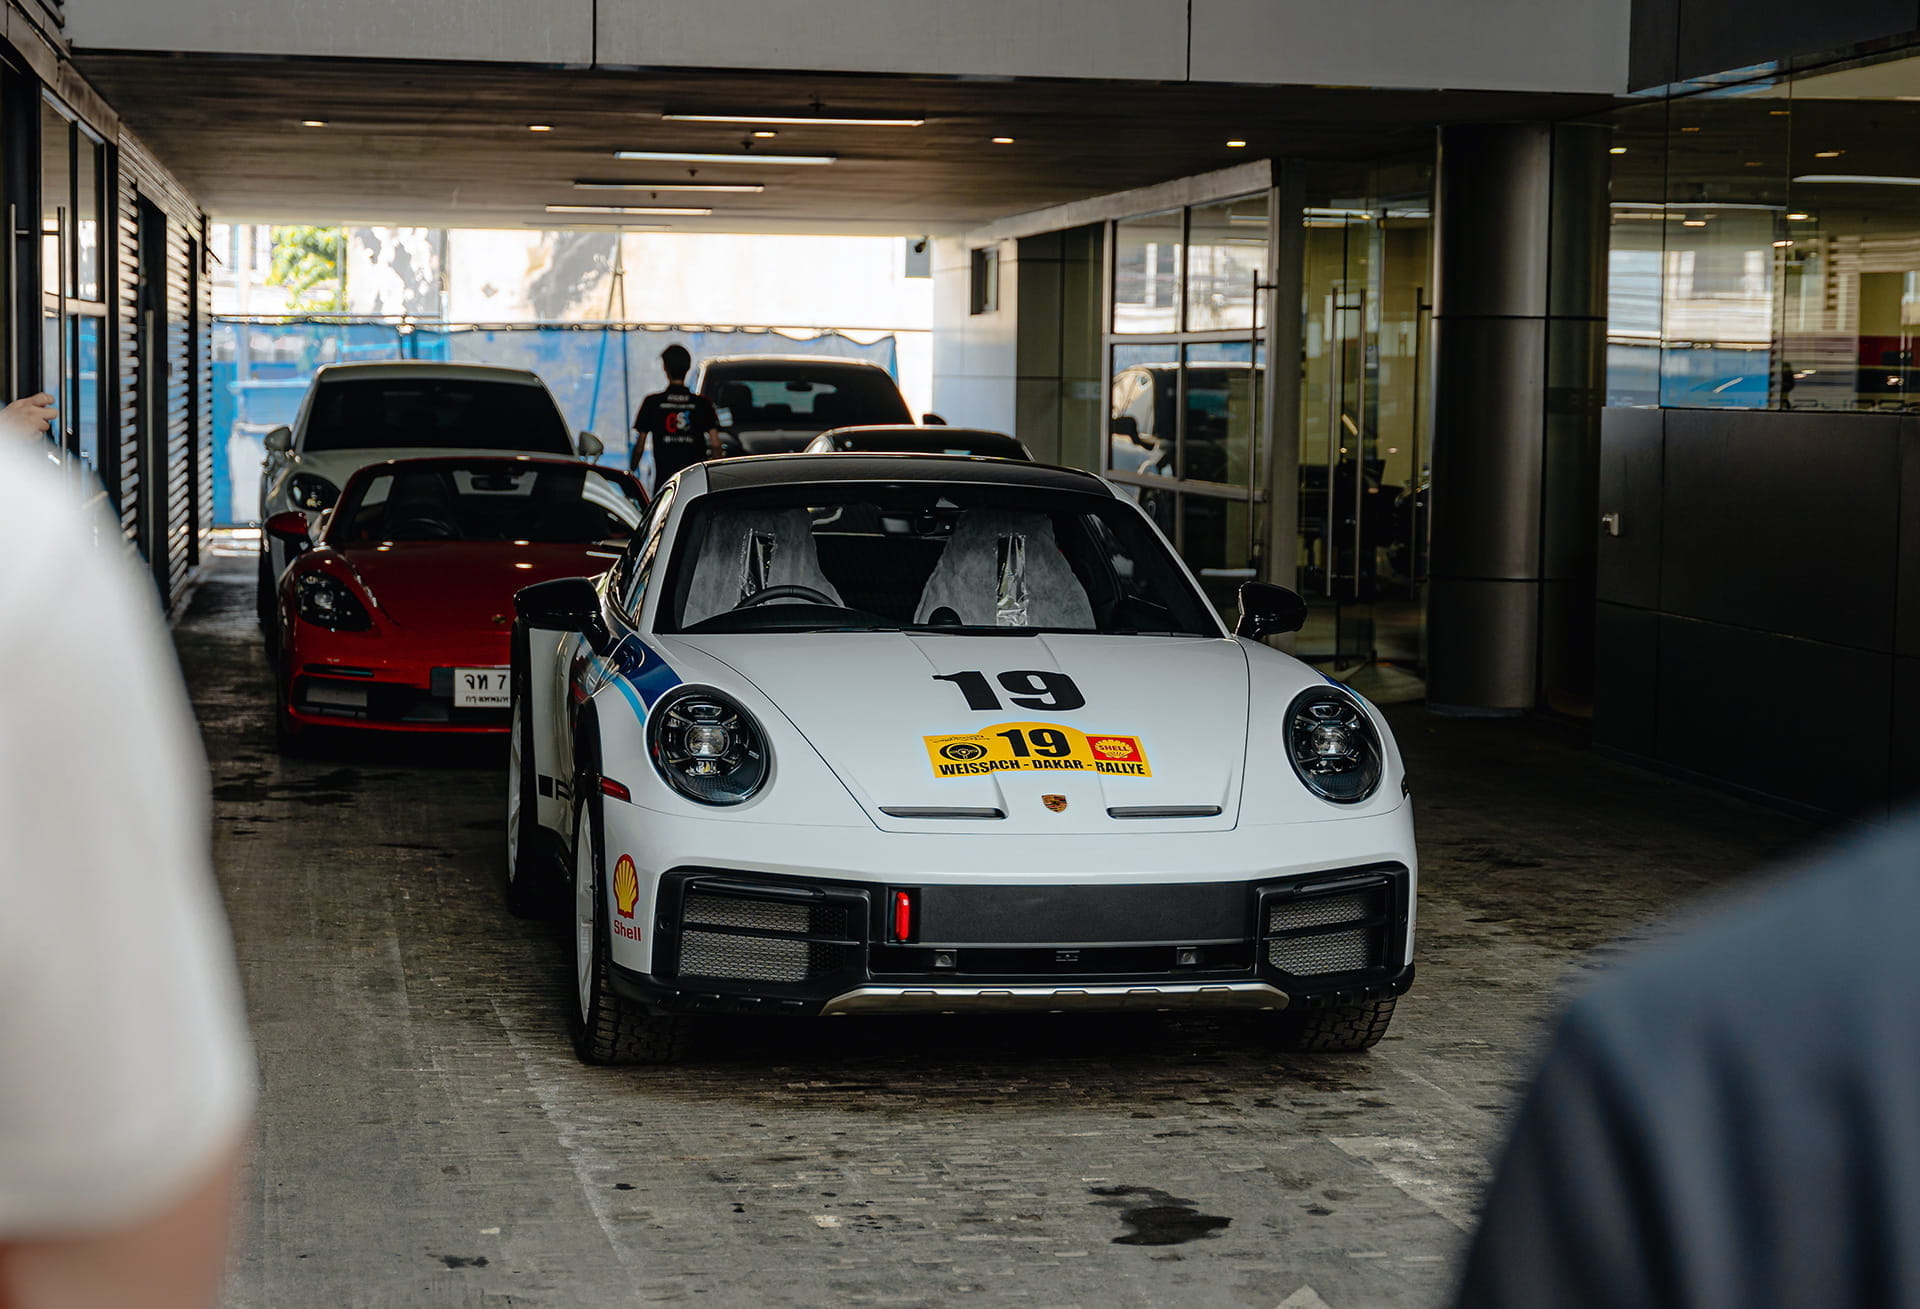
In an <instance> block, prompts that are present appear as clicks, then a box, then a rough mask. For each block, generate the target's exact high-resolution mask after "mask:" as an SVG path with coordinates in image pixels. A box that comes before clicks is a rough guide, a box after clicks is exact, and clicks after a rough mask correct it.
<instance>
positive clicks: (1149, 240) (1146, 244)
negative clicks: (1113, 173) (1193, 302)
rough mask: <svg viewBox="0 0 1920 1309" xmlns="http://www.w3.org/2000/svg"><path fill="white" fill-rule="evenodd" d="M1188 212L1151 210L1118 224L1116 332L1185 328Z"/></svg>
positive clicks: (1115, 297) (1115, 244) (1115, 236)
mask: <svg viewBox="0 0 1920 1309" xmlns="http://www.w3.org/2000/svg"><path fill="white" fill-rule="evenodd" d="M1184 219H1185V213H1184V211H1182V210H1178V209H1176V210H1174V211H1172V212H1171V213H1165V214H1148V215H1147V216H1145V217H1143V218H1129V219H1127V220H1126V221H1124V222H1120V223H1115V224H1114V252H1113V330H1114V332H1115V333H1129V332H1132V333H1139V332H1156V333H1158V332H1177V331H1179V330H1180V278H1181V256H1182V240H1183V238H1182V229H1183V226H1184Z"/></svg>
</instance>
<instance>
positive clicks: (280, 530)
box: [265, 509, 313, 554]
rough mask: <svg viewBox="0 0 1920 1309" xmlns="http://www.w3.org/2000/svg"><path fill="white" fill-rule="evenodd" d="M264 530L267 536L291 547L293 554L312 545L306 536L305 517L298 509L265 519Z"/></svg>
mask: <svg viewBox="0 0 1920 1309" xmlns="http://www.w3.org/2000/svg"><path fill="white" fill-rule="evenodd" d="M265 528H266V533H267V535H268V536H271V537H272V538H274V540H276V541H283V542H285V543H286V544H288V545H290V546H292V547H293V550H294V553H295V554H298V553H300V552H301V551H302V550H305V549H307V548H308V547H309V546H311V545H312V544H313V542H312V540H311V539H310V538H309V537H308V536H307V516H306V515H305V514H303V513H301V512H300V511H299V510H298V509H289V510H287V511H286V512H285V513H279V514H275V515H274V516H273V517H271V518H269V519H267V521H266V524H265Z"/></svg>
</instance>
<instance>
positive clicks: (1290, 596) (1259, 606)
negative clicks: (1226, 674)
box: [1233, 582, 1307, 641]
mask: <svg viewBox="0 0 1920 1309" xmlns="http://www.w3.org/2000/svg"><path fill="white" fill-rule="evenodd" d="M1306 622H1307V602H1306V601H1305V600H1302V599H1301V598H1300V597H1299V596H1298V595H1296V594H1294V593H1293V592H1292V591H1289V590H1287V588H1286V587H1284V586H1274V585H1273V584H1272V583H1270V582H1242V583H1241V584H1240V621H1239V622H1237V623H1235V624H1234V625H1233V634H1234V635H1235V636H1244V637H1247V638H1249V639H1251V640H1255V641H1258V640H1259V639H1261V638H1262V637H1267V636H1279V635H1280V634H1281V633H1283V632H1297V631H1299V630H1300V629H1301V628H1302V627H1304V626H1306Z"/></svg>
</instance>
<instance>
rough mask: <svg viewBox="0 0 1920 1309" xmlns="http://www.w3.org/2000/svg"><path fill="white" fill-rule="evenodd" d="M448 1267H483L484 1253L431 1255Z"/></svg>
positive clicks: (485, 1258) (485, 1263)
mask: <svg viewBox="0 0 1920 1309" xmlns="http://www.w3.org/2000/svg"><path fill="white" fill-rule="evenodd" d="M433 1257H434V1258H435V1259H438V1260H439V1261H440V1262H441V1263H443V1264H445V1265H446V1266H447V1267H449V1268H485V1267H486V1266H487V1257H486V1256H485V1255H483V1254H482V1255H471V1256H469V1255H461V1254H437V1255H435V1256H433Z"/></svg>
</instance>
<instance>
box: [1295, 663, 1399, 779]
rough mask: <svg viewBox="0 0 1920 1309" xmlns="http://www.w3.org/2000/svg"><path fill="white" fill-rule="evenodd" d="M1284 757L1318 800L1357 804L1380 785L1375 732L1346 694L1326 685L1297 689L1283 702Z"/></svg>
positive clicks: (1369, 720) (1380, 756)
mask: <svg viewBox="0 0 1920 1309" xmlns="http://www.w3.org/2000/svg"><path fill="white" fill-rule="evenodd" d="M1287 757H1288V758H1289V759H1291V760H1292V761H1293V771H1294V772H1296V773H1298V774H1299V775H1300V780H1301V781H1302V782H1304V783H1306V787H1307V789H1308V790H1309V791H1311V792H1313V793H1314V794H1315V795H1317V796H1319V797H1320V798H1321V799H1322V800H1331V801H1332V802H1333V803H1334V804H1358V803H1360V801H1362V800H1365V799H1366V798H1367V797H1368V796H1370V795H1372V794H1373V793H1374V792H1375V791H1377V790H1379V789H1380V775H1381V773H1382V772H1383V771H1384V768H1383V766H1382V762H1381V761H1382V752H1381V749H1380V734H1379V733H1378V732H1376V731H1374V730H1373V720H1372V719H1370V718H1369V717H1367V711H1366V710H1364V709H1362V708H1361V707H1360V706H1359V704H1358V703H1357V702H1355V700H1354V698H1353V697H1352V696H1351V695H1348V694H1347V693H1346V692H1345V691H1338V690H1335V689H1334V688H1333V687H1331V686H1318V687H1314V688H1313V689H1312V690H1309V691H1302V692H1301V693H1300V694H1299V695H1297V696H1295V697H1294V701H1293V704H1292V705H1290V706H1288V708H1287Z"/></svg>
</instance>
